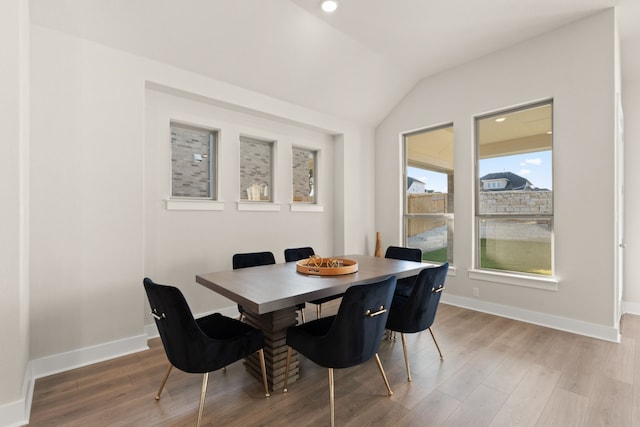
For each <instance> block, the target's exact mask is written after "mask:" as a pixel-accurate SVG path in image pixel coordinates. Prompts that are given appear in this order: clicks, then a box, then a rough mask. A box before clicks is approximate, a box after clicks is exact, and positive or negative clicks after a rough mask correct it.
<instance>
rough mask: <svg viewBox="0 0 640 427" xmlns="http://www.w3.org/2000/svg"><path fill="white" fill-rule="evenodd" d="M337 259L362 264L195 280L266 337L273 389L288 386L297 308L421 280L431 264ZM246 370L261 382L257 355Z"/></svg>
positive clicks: (288, 266) (294, 374)
mask: <svg viewBox="0 0 640 427" xmlns="http://www.w3.org/2000/svg"><path fill="white" fill-rule="evenodd" d="M333 258H338V259H344V260H350V261H355V262H357V271H355V272H352V273H349V274H339V275H320V274H306V273H302V272H299V271H298V268H297V266H296V262H288V263H278V264H270V265H262V266H257V267H250V268H242V269H236V270H225V271H217V272H211V273H201V274H197V275H196V282H197V283H199V284H201V285H203V286H205V287H207V288H209V289H211V290H212V291H214V292H217V293H218V294H220V295H223V296H225V297H226V298H228V299H230V300H231V301H234V302H236V303H238V304H240V305H241V306H242V307H243V309H244V315H245V319H244V321H245V322H247V323H248V324H250V325H252V326H254V327H255V328H258V329H260V330H261V331H262V332H263V334H264V337H265V347H264V354H265V363H266V368H267V382H268V383H269V387H270V389H271V390H274V391H275V390H278V389H281V388H282V387H283V386H284V376H285V369H286V358H287V342H286V341H287V329H288V328H289V327H291V326H295V325H296V324H297V322H298V316H297V313H296V306H297V305H299V304H302V303H305V302H308V301H313V300H317V299H320V298H324V297H329V296H336V295H341V294H343V293H344V292H345V291H346V290H347V288H349V287H350V286H354V285H359V284H366V283H373V282H376V281H380V280H382V279H384V278H385V277H387V276H390V275H394V276H396V278H398V279H401V278H404V277H410V276H415V275H417V274H418V273H419V272H420V270H422V269H423V268H425V267H427V266H428V265H427V264H423V263H421V262H414V261H403V260H397V259H390V258H380V257H373V256H368V255H344V256H343V255H341V256H336V257H333ZM289 366H290V367H289V383H292V382H294V381H296V380H297V379H298V376H299V364H298V355H297V353H296V352H295V351H294V352H293V354H292V357H291V363H290V365H289ZM246 367H247V370H248V371H249V372H250V373H251V374H252V375H253V376H255V377H256V378H257V379H259V380H260V381H262V373H261V369H260V362H259V360H258V357H257V356H256V355H252V356H249V357H248V358H247V359H246Z"/></svg>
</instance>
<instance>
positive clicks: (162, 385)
mask: <svg viewBox="0 0 640 427" xmlns="http://www.w3.org/2000/svg"><path fill="white" fill-rule="evenodd" d="M172 368H173V365H172V364H171V363H169V367H168V368H167V373H166V374H164V378H163V379H162V382H161V383H160V388H159V389H158V393H156V400H160V393H162V390H164V386H165V384H167V379H168V378H169V374H170V373H171V369H172Z"/></svg>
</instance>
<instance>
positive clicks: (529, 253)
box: [480, 239, 551, 276]
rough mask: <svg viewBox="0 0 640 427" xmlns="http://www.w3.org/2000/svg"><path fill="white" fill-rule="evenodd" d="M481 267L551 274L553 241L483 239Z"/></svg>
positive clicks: (481, 243) (481, 242)
mask: <svg viewBox="0 0 640 427" xmlns="http://www.w3.org/2000/svg"><path fill="white" fill-rule="evenodd" d="M480 267H481V268H490V269H494V270H509V271H517V272H521V273H531V274H542V275H545V276H550V275H551V243H550V242H525V241H518V240H492V239H482V240H481V241H480Z"/></svg>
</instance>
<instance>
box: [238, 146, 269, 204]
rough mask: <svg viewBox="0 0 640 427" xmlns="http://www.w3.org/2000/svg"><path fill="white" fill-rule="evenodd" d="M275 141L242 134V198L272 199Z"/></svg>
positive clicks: (253, 199)
mask: <svg viewBox="0 0 640 427" xmlns="http://www.w3.org/2000/svg"><path fill="white" fill-rule="evenodd" d="M273 146H274V141H267V140H262V139H257V138H251V137H248V136H240V200H250V201H263V202H264V201H267V202H270V201H272V197H271V194H272V193H271V189H272V187H273V185H272V176H273Z"/></svg>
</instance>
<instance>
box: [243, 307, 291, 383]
mask: <svg viewBox="0 0 640 427" xmlns="http://www.w3.org/2000/svg"><path fill="white" fill-rule="evenodd" d="M244 315H245V322H246V323H247V324H249V325H251V326H253V327H254V328H257V329H260V330H261V331H262V333H263V334H264V341H265V346H264V359H265V365H266V368H267V382H268V384H269V389H270V390H272V391H275V390H280V389H282V388H283V387H284V371H285V369H286V365H287V348H288V347H287V329H288V328H289V327H290V326H295V325H296V317H297V313H296V308H295V307H289V308H284V309H282V310H277V311H274V312H271V313H265V314H255V313H251V312H249V311H245V312H244ZM246 367H247V370H248V371H249V372H250V373H251V375H253V376H254V377H256V378H257V379H258V380H260V382H262V373H261V370H260V359H259V357H258V355H257V354H252V355H251V356H249V357H247V359H246ZM298 372H299V368H298V352H296V351H293V352H292V354H291V364H290V366H289V384H291V383H293V382H295V381H297V379H298Z"/></svg>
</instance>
